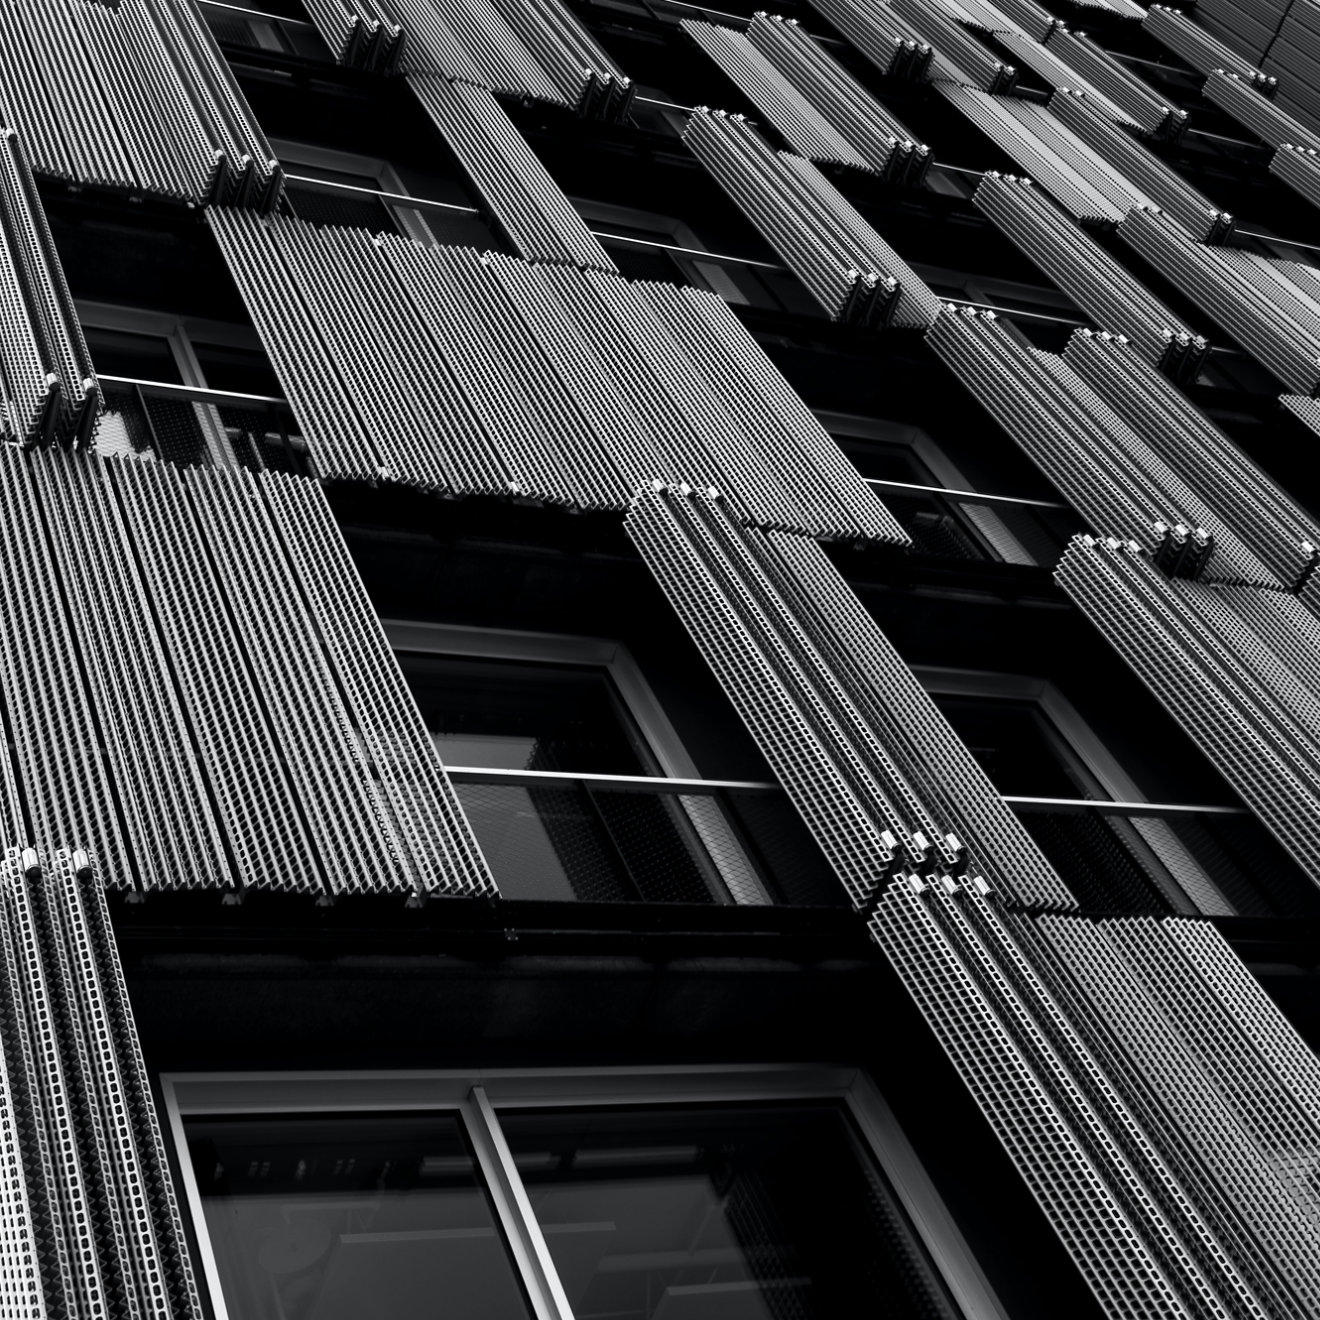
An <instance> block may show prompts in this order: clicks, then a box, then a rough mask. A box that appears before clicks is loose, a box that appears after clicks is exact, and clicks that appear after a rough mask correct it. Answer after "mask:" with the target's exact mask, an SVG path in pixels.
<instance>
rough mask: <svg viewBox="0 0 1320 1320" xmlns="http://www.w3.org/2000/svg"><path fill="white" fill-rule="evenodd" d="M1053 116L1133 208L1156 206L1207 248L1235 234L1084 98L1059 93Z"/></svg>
mask: <svg viewBox="0 0 1320 1320" xmlns="http://www.w3.org/2000/svg"><path fill="white" fill-rule="evenodd" d="M1049 113H1050V115H1051V116H1053V117H1054V118H1055V119H1056V120H1057V121H1058V122H1059V123H1061V124H1064V125H1065V126H1066V127H1067V128H1068V129H1069V130H1070V131H1071V132H1072V133H1073V134H1074V135H1076V137H1078V138H1080V139H1081V141H1082V142H1084V143H1085V144H1086V146H1087V147H1088V148H1090V150H1091V151H1093V152H1094V153H1095V154H1096V155H1097V156H1098V157H1099V158H1100V159H1101V160H1102V161H1103V162H1104V163H1105V164H1106V165H1107V166H1108V167H1109V168H1110V169H1111V170H1113V171H1115V172H1116V174H1117V175H1118V177H1119V178H1121V179H1123V180H1125V181H1126V184H1127V190H1128V192H1129V193H1130V194H1131V195H1133V201H1132V202H1131V203H1130V205H1132V206H1143V205H1153V206H1155V207H1157V208H1158V209H1160V210H1162V211H1167V212H1168V213H1169V215H1170V216H1172V217H1173V219H1175V220H1176V221H1178V223H1179V224H1181V225H1183V226H1185V227H1186V229H1187V231H1188V232H1189V233H1190V234H1191V235H1192V236H1193V237H1194V238H1197V239H1202V240H1204V241H1205V242H1207V243H1215V242H1222V241H1224V240H1226V239H1227V238H1228V237H1229V236H1230V235H1231V234H1232V232H1233V225H1234V223H1235V221H1234V219H1233V217H1232V216H1231V215H1229V214H1228V213H1227V212H1226V211H1221V210H1220V209H1219V208H1218V207H1216V206H1215V204H1214V203H1213V202H1211V201H1210V200H1209V198H1207V197H1204V196H1202V195H1201V194H1200V193H1199V192H1197V191H1196V189H1195V188H1193V187H1192V186H1191V185H1190V184H1188V183H1186V182H1185V181H1184V180H1183V178H1182V176H1181V175H1180V174H1178V173H1177V172H1176V171H1175V170H1173V169H1172V168H1170V167H1169V166H1168V165H1166V164H1165V163H1164V162H1163V161H1162V160H1161V159H1160V158H1159V157H1158V156H1156V155H1154V154H1153V153H1152V152H1151V151H1149V150H1148V149H1147V148H1146V147H1144V146H1142V144H1141V143H1140V142H1138V141H1137V140H1136V138H1135V137H1133V136H1132V135H1131V134H1130V133H1127V132H1125V131H1124V130H1123V129H1122V128H1120V127H1119V126H1118V125H1117V124H1113V123H1111V122H1110V121H1109V120H1108V119H1107V118H1106V117H1105V115H1104V114H1103V112H1102V111H1101V110H1100V109H1099V107H1097V106H1096V105H1094V104H1093V103H1092V102H1091V101H1088V100H1087V99H1086V97H1085V96H1080V95H1078V94H1077V93H1075V92H1068V91H1061V92H1055V93H1054V95H1053V96H1051V97H1050V103H1049ZM1125 209H1126V208H1125Z"/></svg>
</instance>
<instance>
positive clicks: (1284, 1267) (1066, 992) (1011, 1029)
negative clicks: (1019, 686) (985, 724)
mask: <svg viewBox="0 0 1320 1320" xmlns="http://www.w3.org/2000/svg"><path fill="white" fill-rule="evenodd" d="M871 929H872V933H873V935H874V937H875V939H876V940H877V942H878V943H879V944H880V945H881V947H882V948H883V949H884V950H885V952H886V954H887V955H888V957H889V959H890V961H891V962H892V964H893V966H894V968H895V970H896V971H897V973H898V975H899V978H900V980H901V981H902V982H903V984H904V985H905V986H906V988H907V990H908V992H909V994H910V995H911V996H912V998H913V999H914V1001H915V1002H916V1004H917V1006H918V1008H919V1009H920V1011H921V1012H922V1014H923V1016H924V1017H925V1019H926V1021H927V1023H928V1024H929V1026H930V1027H931V1029H932V1030H933V1031H934V1033H935V1035H936V1037H937V1039H938V1040H939V1042H940V1044H941V1046H942V1047H943V1048H944V1050H945V1052H946V1053H947V1054H948V1056H949V1058H950V1060H951V1062H952V1063H953V1065H954V1067H955V1068H956V1069H957V1071H958V1072H959V1074H960V1075H961V1077H962V1079H963V1081H964V1082H965V1083H966V1084H967V1086H968V1087H969V1089H970V1091H971V1093H972V1096H973V1098H974V1099H975V1100H976V1102H977V1104H978V1106H979V1107H980V1109H981V1111H982V1113H983V1114H984V1115H985V1117H986V1119H987V1121H988V1122H989V1123H990V1126H991V1127H992V1129H993V1130H994V1131H995V1134H996V1136H997V1137H998V1139H999V1141H1000V1142H1001V1144H1002V1145H1003V1147H1004V1149H1005V1151H1006V1152H1007V1153H1008V1155H1009V1157H1010V1158H1011V1159H1012V1160H1013V1162H1014V1163H1015V1165H1016V1166H1017V1168H1018V1171H1019V1172H1020V1173H1021V1175H1022V1176H1023V1178H1024V1180H1025V1181H1026V1183H1027V1186H1028V1187H1029V1188H1030V1189H1031V1191H1032V1193H1033V1195H1034V1196H1035V1198H1036V1200H1037V1202H1038V1203H1039V1204H1040V1206H1041V1208H1042V1210H1043V1211H1044V1212H1045V1214H1046V1216H1047V1218H1048V1219H1049V1221H1050V1222H1051V1223H1052V1225H1053V1227H1054V1229H1055V1231H1056V1232H1057V1233H1058V1235H1059V1237H1060V1239H1061V1241H1062V1242H1063V1244H1064V1246H1065V1247H1066V1249H1067V1250H1068V1251H1069V1253H1070V1254H1071V1255H1072V1257H1073V1259H1074V1261H1075V1262H1076V1264H1077V1266H1078V1268H1079V1269H1080V1271H1081V1272H1082V1275H1083V1277H1084V1278H1085V1279H1086V1281H1087V1283H1088V1284H1089V1285H1090V1287H1091V1289H1092V1291H1093V1292H1094V1294H1095V1296H1096V1298H1097V1300H1098V1301H1099V1302H1100V1303H1101V1306H1102V1307H1103V1308H1104V1310H1105V1311H1106V1313H1107V1314H1111V1315H1123V1316H1152V1317H1154V1316H1168V1315H1244V1316H1246V1315H1252V1316H1263V1315H1279V1316H1289V1317H1299V1318H1300V1317H1301V1316H1304V1315H1307V1314H1309V1313H1311V1312H1312V1310H1313V1308H1314V1304H1315V1299H1316V1293H1317V1278H1318V1275H1317V1269H1316V1263H1317V1259H1318V1257H1320V1253H1317V1252H1316V1250H1315V1248H1314V1237H1313V1235H1312V1234H1311V1233H1310V1231H1309V1229H1308V1228H1307V1227H1306V1225H1308V1223H1309V1222H1310V1220H1311V1219H1312V1217H1313V1216H1314V1213H1315V1206H1316V1198H1315V1193H1314V1191H1312V1190H1310V1189H1304V1188H1302V1187H1300V1186H1298V1184H1297V1181H1294V1182H1293V1183H1291V1184H1289V1183H1288V1182H1286V1181H1284V1180H1282V1179H1280V1178H1279V1177H1278V1176H1277V1174H1276V1173H1275V1171H1274V1169H1273V1168H1271V1163H1272V1161H1271V1158H1270V1156H1271V1154H1272V1152H1271V1151H1270V1149H1269V1142H1270V1138H1271V1137H1272V1138H1273V1140H1274V1143H1275V1145H1276V1147H1277V1145H1278V1144H1279V1137H1280V1135H1281V1133H1279V1131H1278V1127H1282V1128H1283V1129H1284V1130H1286V1131H1287V1132H1288V1133H1289V1135H1290V1136H1291V1137H1292V1139H1293V1140H1294V1141H1296V1142H1298V1143H1304V1144H1303V1145H1302V1146H1301V1148H1303V1149H1305V1148H1306V1147H1307V1146H1310V1147H1311V1148H1313V1143H1314V1129H1313V1125H1312V1123H1311V1120H1310V1111H1311V1109H1312V1108H1313V1106H1314V1103H1315V1098H1316V1086H1315V1081H1314V1078H1313V1077H1312V1076H1311V1075H1310V1074H1304V1073H1301V1072H1298V1071H1296V1070H1294V1071H1291V1072H1290V1073H1289V1080H1288V1082H1286V1083H1282V1084H1281V1083H1280V1082H1278V1081H1276V1080H1275V1078H1274V1076H1273V1075H1272V1069H1273V1068H1274V1067H1275V1066H1276V1061H1277V1064H1278V1065H1281V1066H1284V1067H1287V1066H1289V1065H1292V1064H1293V1060H1294V1059H1295V1058H1296V1056H1297V1054H1298V1053H1299V1052H1303V1051H1304V1049H1305V1047H1304V1046H1302V1044H1301V1042H1300V1041H1299V1040H1297V1039H1296V1037H1295V1034H1294V1033H1291V1032H1290V1031H1284V1030H1280V1029H1279V1024H1278V1015H1277V1011H1276V1012H1275V1013H1273V1014H1271V1012H1270V1009H1269V1008H1268V1007H1267V1006H1266V1005H1265V1004H1263V1003H1261V1002H1260V1001H1262V1000H1264V998H1265V996H1264V995H1263V994H1262V993H1261V992H1260V990H1259V987H1256V993H1255V996H1249V995H1244V994H1243V993H1242V986H1241V979H1240V978H1239V977H1237V976H1234V971H1233V966H1232V964H1233V963H1234V962H1235V961H1236V960H1235V959H1234V958H1233V955H1232V953H1231V952H1229V951H1228V950H1227V948H1226V947H1224V946H1223V945H1222V941H1219V940H1218V937H1217V936H1215V935H1214V933H1213V928H1212V927H1209V926H1205V925H1203V924H1201V923H1196V922H1191V921H1177V920H1167V921H1163V922H1157V921H1154V920H1150V919H1142V918H1135V919H1126V918H1112V919H1109V920H1105V921H1091V920H1086V919H1082V918H1073V917H1066V916H1041V917H1032V916H1026V915H1022V914H1015V913H1012V912H1010V911H1008V910H1006V909H1005V908H1004V906H1003V905H1002V904H1001V902H1000V900H999V898H998V896H997V895H995V894H994V893H993V891H991V890H989V889H988V888H987V886H985V884H984V883H983V882H979V881H977V880H975V879H973V880H972V881H970V882H962V883H959V882H956V881H953V880H951V879H949V878H947V877H939V876H930V877H928V878H926V879H919V878H917V877H916V876H915V875H910V876H902V877H899V878H896V879H894V880H892V881H891V882H890V883H889V885H888V887H887V889H886V891H885V893H884V894H883V896H882V897H881V899H880V901H879V902H878V904H877V906H876V911H875V914H874V916H873V918H872V922H871ZM1203 932H1205V933H1206V934H1203ZM1216 942H1217V944H1218V947H1216ZM1188 949H1195V954H1194V955H1193V956H1189V955H1188V953H1187V952H1186V950H1188ZM1242 976H1243V977H1245V976H1246V974H1245V972H1243V973H1242ZM1246 979H1249V977H1247V978H1246ZM1179 996H1181V998H1179ZM1221 996H1222V998H1221ZM1239 996H1240V998H1239ZM1226 1002H1232V1003H1233V1008H1234V1010H1246V1011H1249V1012H1250V1014H1251V1017H1252V1020H1253V1023H1255V1024H1256V1025H1255V1032H1256V1035H1255V1038H1254V1039H1253V1038H1252V1037H1251V1036H1250V1035H1249V1034H1248V1033H1247V1032H1245V1031H1244V1030H1243V1029H1242V1028H1241V1027H1240V1026H1239V1025H1238V1024H1237V1022H1236V1020H1235V1018H1234V1015H1233V1014H1232V1013H1230V1012H1229V1011H1228V1010H1227V1008H1226ZM1221 1027H1222V1028H1223V1034H1222V1036H1221V1037H1220V1038H1219V1039H1218V1040H1217V1041H1216V1040H1214V1039H1213V1037H1214V1034H1215V1032H1216V1030H1218V1029H1220V1028H1221ZM1267 1033H1268V1034H1267ZM1289 1035H1292V1039H1291V1040H1289V1039H1288V1036H1289ZM1253 1086H1254V1087H1257V1088H1261V1089H1262V1090H1263V1092H1264V1097H1268V1100H1267V1108H1268V1109H1269V1110H1270V1119H1273V1121H1274V1124H1276V1125H1278V1127H1271V1126H1270V1123H1269V1120H1268V1119H1266V1120H1262V1118H1261V1117H1260V1116H1259V1115H1257V1114H1252V1115H1251V1116H1250V1117H1249V1118H1247V1116H1246V1115H1245V1113H1244V1101H1245V1102H1246V1105H1247V1106H1249V1105H1250V1103H1251V1102H1252V1101H1254V1099H1255V1094H1254V1092H1253V1090H1252V1087H1253ZM1244 1118H1246V1119H1247V1122H1248V1123H1250V1124H1251V1125H1252V1126H1251V1127H1249V1128H1248V1130H1247V1131H1244V1130H1243V1128H1242V1127H1241V1126H1240V1123H1241V1122H1242V1121H1243V1119H1244ZM1267 1127H1268V1128H1269V1131H1268V1132H1267V1131H1266V1129H1267ZM1248 1132H1251V1136H1249V1135H1248ZM1256 1134H1260V1136H1261V1139H1262V1145H1261V1146H1259V1147H1258V1146H1257V1145H1255V1144H1254V1143H1253V1140H1252V1137H1253V1136H1255V1135H1256Z"/></svg>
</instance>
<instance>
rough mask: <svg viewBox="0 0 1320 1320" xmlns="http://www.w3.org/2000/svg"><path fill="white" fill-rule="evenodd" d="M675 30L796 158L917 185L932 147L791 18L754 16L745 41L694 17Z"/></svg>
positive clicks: (927, 166)
mask: <svg viewBox="0 0 1320 1320" xmlns="http://www.w3.org/2000/svg"><path fill="white" fill-rule="evenodd" d="M679 26H680V27H681V28H682V29H683V31H685V32H686V33H687V34H688V36H690V37H691V38H692V39H693V40H694V41H695V42H696V43H697V44H698V45H699V46H700V47H701V48H702V50H704V51H705V52H706V54H707V55H709V56H710V57H711V59H713V60H714V61H715V62H716V63H717V64H718V65H719V66H720V68H721V69H723V71H724V72H725V73H726V74H727V75H728V76H729V77H730V78H731V79H732V80H733V81H734V82H735V83H736V84H737V85H738V88H739V90H740V91H741V92H742V93H743V95H744V96H746V97H747V99H748V100H749V101H751V102H752V104H753V105H755V106H756V108H757V109H758V110H759V111H760V112H761V113H762V114H763V115H764V116H765V117H766V119H767V120H769V122H770V123H771V124H773V125H774V127H775V128H776V129H777V130H778V131H779V133H781V134H782V135H783V137H784V140H785V141H786V142H788V144H789V145H790V146H791V147H792V148H793V149H794V150H795V151H797V152H799V153H800V154H801V155H803V156H806V157H807V158H808V159H809V160H814V161H819V162H821V163H822V164H833V165H846V166H849V167H850V168H853V169H862V170H867V171H870V172H873V173H876V174H879V175H880V176H881V177H882V178H886V179H891V180H893V181H896V182H903V183H919V182H920V181H921V180H922V178H924V177H925V174H926V171H927V169H928V168H929V166H930V149H929V148H928V147H926V146H925V145H923V144H921V143H918V142H915V141H914V140H913V138H912V135H911V134H910V133H909V132H908V130H907V129H906V128H905V127H904V126H903V125H902V124H901V123H899V121H898V120H897V119H895V118H894V116H893V115H891V114H890V113H889V111H888V110H886V109H885V108H884V106H882V105H881V104H880V102H879V101H877V100H876V99H875V97H873V96H872V95H871V93H870V92H868V91H867V90H866V88H864V87H863V86H862V85H861V84H860V83H859V82H858V81H857V80H856V79H855V78H854V77H853V76H852V75H851V74H850V73H848V71H847V70H846V69H844V68H843V67H842V65H840V64H839V63H838V62H837V61H836V60H835V59H834V58H833V57H832V56H831V55H829V54H828V53H827V52H826V51H824V50H823V49H822V48H821V47H820V46H819V45H818V44H817V43H816V42H815V41H814V40H812V38H811V37H810V36H808V35H807V34H806V33H805V32H804V31H803V30H802V29H801V28H800V27H799V26H798V25H797V23H795V22H794V21H793V20H791V19H782V18H774V17H771V16H769V15H767V14H757V15H756V17H755V18H754V19H753V20H752V22H751V25H750V26H749V27H748V29H747V33H746V35H744V34H742V33H740V32H734V31H732V30H731V29H729V28H724V27H718V26H716V25H715V24H713V23H705V22H701V21H699V20H694V19H684V20H683V21H682V22H681V23H680V24H679Z"/></svg>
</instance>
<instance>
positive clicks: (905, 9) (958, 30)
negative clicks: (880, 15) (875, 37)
mask: <svg viewBox="0 0 1320 1320" xmlns="http://www.w3.org/2000/svg"><path fill="white" fill-rule="evenodd" d="M890 8H892V9H893V11H894V13H895V14H896V15H897V16H898V17H899V18H901V19H903V21H904V22H905V23H907V24H908V25H909V26H910V27H911V28H912V29H913V30H914V31H916V32H917V33H918V34H919V35H920V36H921V37H922V38H923V39H924V40H926V41H928V42H929V43H930V45H931V48H932V49H933V50H934V52H935V57H934V66H935V67H934V69H933V74H934V76H935V77H936V78H946V77H949V76H950V75H952V78H953V81H955V82H959V83H963V84H964V85H967V86H971V87H979V88H980V89H981V90H982V91H983V92H1009V91H1012V90H1013V85H1014V84H1015V83H1016V82H1017V70H1016V69H1015V68H1014V67H1013V66H1012V65H1011V64H1005V63H1004V62H1003V60H1001V59H999V57H998V56H997V55H996V54H995V53H994V52H993V51H992V50H990V49H989V47H987V46H984V45H982V43H981V42H980V41H978V40H977V39H976V38H975V37H974V36H972V34H971V33H970V32H968V31H966V30H965V29H964V28H963V27H961V26H960V25H959V24H958V22H957V21H956V20H955V19H954V16H953V15H952V13H950V12H949V11H948V10H946V9H944V8H943V7H942V6H940V5H938V4H936V3H933V0H892V3H891V5H890Z"/></svg>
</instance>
